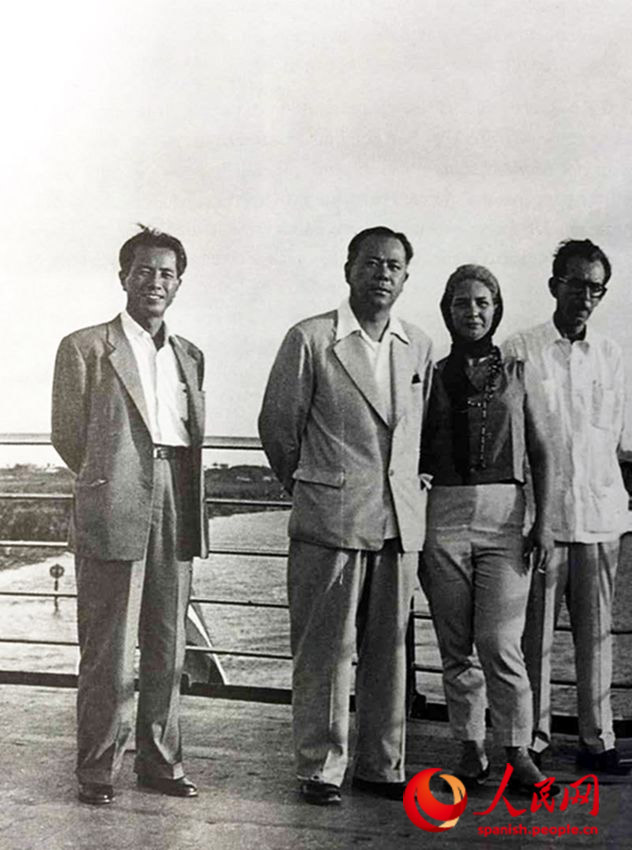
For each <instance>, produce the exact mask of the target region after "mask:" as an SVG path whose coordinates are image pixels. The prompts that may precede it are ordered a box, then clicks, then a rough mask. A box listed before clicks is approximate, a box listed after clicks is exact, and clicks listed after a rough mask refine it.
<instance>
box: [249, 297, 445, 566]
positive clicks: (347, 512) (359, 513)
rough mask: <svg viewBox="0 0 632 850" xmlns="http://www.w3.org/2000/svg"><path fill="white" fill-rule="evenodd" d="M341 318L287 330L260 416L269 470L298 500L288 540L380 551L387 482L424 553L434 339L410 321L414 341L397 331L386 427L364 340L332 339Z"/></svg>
mask: <svg viewBox="0 0 632 850" xmlns="http://www.w3.org/2000/svg"><path fill="white" fill-rule="evenodd" d="M337 315H338V314H337V311H335V310H334V311H332V312H329V313H323V314H322V315H320V316H314V317H313V318H310V319H306V320H304V321H302V322H299V324H297V325H295V326H294V327H293V328H291V329H290V331H289V332H288V334H287V335H286V337H285V339H284V341H283V343H282V345H281V348H280V350H279V353H278V355H277V357H276V360H275V362H274V365H273V367H272V371H271V373H270V378H269V380H268V385H267V388H266V391H265V396H264V399H263V406H262V409H261V414H260V416H259V433H260V435H261V440H262V443H263V448H264V450H265V452H266V455H267V457H268V460H269V461H270V466H271V467H272V469H273V470H274V472H275V473H276V475H277V476H278V478H279V480H280V481H281V483H282V484H283V486H284V487H285V488H286V490H288V492H290V493H292V496H293V504H292V513H291V516H290V526H289V534H290V537H291V538H293V539H295V540H303V541H306V542H311V543H318V544H320V545H322V546H331V547H334V548H344V549H368V550H374V551H375V550H378V549H380V548H381V547H382V545H383V529H384V488H385V487H386V488H390V494H391V497H392V502H393V505H394V510H395V516H396V519H397V524H398V527H399V532H400V539H401V543H402V548H403V550H404V551H415V550H417V549H421V547H422V545H423V541H424V534H425V492H423V491H422V486H421V483H420V479H419V475H418V472H419V469H418V466H419V448H420V436H421V424H422V419H423V414H424V408H425V404H426V401H427V398H428V395H429V392H430V385H431V378H432V360H431V342H430V340H429V338H428V337H427V336H426V335H425V334H424V333H423V332H422V331H421V330H419V328H417V327H415V326H414V325H410V324H408V323H404V322H403V323H402V324H403V326H404V329H405V331H406V335H407V336H408V338H409V342H405V341H404V340H403V339H400V338H399V337H398V336H396V335H393V336H392V338H391V377H392V386H393V421H392V424H391V425H389V424H388V421H387V420H388V415H387V412H386V411H385V410H384V406H383V404H382V401H381V399H380V395H379V392H378V388H377V385H376V382H375V378H374V376H373V372H372V369H371V366H370V364H369V360H368V357H367V355H366V352H365V351H364V350H363V346H364V343H363V342H362V340H361V339H360V337H359V336H358V334H350V335H349V336H346V337H343V338H342V339H340V340H336V322H337Z"/></svg>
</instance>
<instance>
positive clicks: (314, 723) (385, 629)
mask: <svg viewBox="0 0 632 850" xmlns="http://www.w3.org/2000/svg"><path fill="white" fill-rule="evenodd" d="M416 567H417V553H416V552H414V553H404V554H402V553H401V552H400V548H399V540H387V541H385V543H384V546H383V548H382V549H381V550H380V551H379V552H369V551H361V550H354V549H329V548H326V547H324V546H317V545H314V544H311V543H303V542H301V541H298V540H292V541H290V552H289V561H288V597H289V603H290V639H291V646H292V658H293V674H292V716H293V731H294V747H295V755H296V767H297V775H298V777H299V778H300V779H314V780H317V781H322V782H330V783H333V784H334V785H340V784H341V783H342V781H343V778H344V775H345V770H346V768H347V762H348V751H349V744H348V740H349V695H350V688H351V679H352V659H353V656H354V652H355V651H356V649H357V655H358V667H357V672H356V684H355V696H356V724H357V730H358V739H357V748H356V760H355V767H354V772H355V775H356V776H359V777H361V778H363V779H368V780H371V781H374V782H402V781H403V780H404V778H405V777H404V760H405V740H406V628H407V625H408V617H409V615H410V604H411V599H412V594H413V588H414V584H415V573H416Z"/></svg>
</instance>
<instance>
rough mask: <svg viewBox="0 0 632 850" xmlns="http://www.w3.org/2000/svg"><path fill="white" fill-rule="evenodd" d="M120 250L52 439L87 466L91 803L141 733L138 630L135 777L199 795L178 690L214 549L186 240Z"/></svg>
mask: <svg viewBox="0 0 632 850" xmlns="http://www.w3.org/2000/svg"><path fill="white" fill-rule="evenodd" d="M119 262H120V272H119V278H120V281H121V285H122V287H123V289H124V291H125V292H126V295H127V306H126V309H125V310H124V311H123V312H122V313H121V314H120V315H118V316H117V317H116V318H115V319H113V320H112V321H111V322H106V323H104V324H101V325H95V326H94V327H89V328H84V329H82V330H79V331H76V332H75V333H72V334H70V335H69V336H67V337H66V338H65V339H63V340H62V342H61V344H60V346H59V350H58V353H57V360H56V363H55V378H54V386H53V411H52V442H53V445H54V446H55V448H56V449H57V451H58V452H59V454H60V455H61V457H62V458H63V460H64V461H65V463H66V464H67V465H68V466H69V467H70V469H71V470H72V471H73V472H74V473H75V474H76V476H77V477H76V482H75V501H74V510H73V516H72V524H71V541H70V542H71V547H72V548H73V550H74V552H75V562H76V573H77V620H78V630H79V646H80V653H81V660H80V665H79V686H78V695H77V726H78V728H77V743H78V755H77V778H78V780H79V799H80V800H81V801H82V802H84V803H91V804H93V805H104V804H107V803H110V802H112V800H113V798H114V790H113V784H114V780H115V778H116V775H117V773H118V771H119V769H120V767H121V763H122V761H123V755H124V752H125V748H126V745H127V743H128V740H129V738H130V737H131V732H132V713H133V706H134V666H133V664H134V650H135V646H136V640H137V636H138V639H139V643H140V653H141V655H140V670H139V691H140V695H139V700H138V716H137V722H136V760H135V765H134V769H135V771H136V773H137V774H138V783H139V785H141V786H144V787H148V788H152V789H154V790H157V791H161V792H162V793H165V794H169V795H172V796H178V797H193V796H196V795H197V789H196V787H195V785H194V784H193V783H192V782H190V781H189V780H188V779H187V778H186V777H185V775H184V769H183V766H182V746H181V737H180V721H179V693H180V676H181V672H182V664H183V660H184V647H185V616H186V608H187V603H188V599H189V590H190V583H191V561H192V558H193V557H194V556H197V555H200V556H202V557H204V556H205V554H206V551H207V529H206V518H205V514H204V502H203V498H202V489H203V478H202V466H201V446H202V440H203V435H204V394H203V392H202V380H203V372H204V361H203V356H202V353H201V352H200V351H199V349H197V348H196V347H195V346H194V345H193V344H192V343H190V342H188V341H187V340H186V339H183V338H182V337H178V336H175V335H173V334H172V333H171V332H170V331H169V330H168V329H167V326H166V325H165V323H164V314H165V311H166V309H167V308H168V307H169V305H170V304H171V303H172V301H173V299H174V298H175V295H176V293H177V291H178V289H179V287H180V282H181V277H182V274H183V272H184V270H185V267H186V262H187V261H186V254H185V252H184V248H183V247H182V244H181V243H180V241H179V240H178V239H175V238H174V237H173V236H169V235H168V234H165V233H160V232H159V231H154V230H149V229H146V228H143V230H142V231H141V232H140V233H138V234H136V235H135V236H134V237H132V238H131V239H129V240H128V241H127V242H125V244H124V245H123V247H122V248H121V250H120V253H119Z"/></svg>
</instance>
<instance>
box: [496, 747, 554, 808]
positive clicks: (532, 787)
mask: <svg viewBox="0 0 632 850" xmlns="http://www.w3.org/2000/svg"><path fill="white" fill-rule="evenodd" d="M506 749H507V761H508V762H509V764H511V766H512V767H513V773H512V775H511V777H510V778H509V782H508V783H507V788H508V789H509V790H510V791H514V792H515V793H517V794H522V795H527V796H529V797H530V796H531V795H532V794H538V793H539V792H540V790H541V789H540V788H538V787H536V786H537V784H538V783H540V782H544V781H546V778H547V777H546V776H545V775H544V774H543V773H542V771H541V770H540V769H539V767H538V766H537V765H536V764H534V762H533V760H532V758H531V756H530V754H529V752H528V750H527V748H526V747H516V748H514V747H511V748H509V747H507V748H506ZM561 790H562V789H561V788H560V786H559V785H556V784H555V783H553V784H552V785H551V786H550V787H549V788H548V796H549V797H555V796H557V795H558V794H559V793H560V791H561Z"/></svg>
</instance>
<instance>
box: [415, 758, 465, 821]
mask: <svg viewBox="0 0 632 850" xmlns="http://www.w3.org/2000/svg"><path fill="white" fill-rule="evenodd" d="M440 771H441V768H440V767H429V768H427V769H426V770H422V771H421V773H417V774H416V775H415V776H413V778H412V779H411V780H410V782H409V783H408V785H407V786H406V790H405V791H404V800H403V802H404V809H405V810H406V814H407V815H408V817H409V818H410V820H411V821H412V822H413V823H414V824H415V826H418V827H419V828H420V829H423V830H425V831H426V832H444V831H445V830H447V829H452V827H453V826H455V824H456V823H457V822H458V820H459V818H460V817H461V815H462V814H463V812H464V811H465V807H466V806H467V794H466V792H465V786H464V785H463V783H462V782H461V780H460V779H457V777H456V776H452V775H451V774H450V773H440ZM435 773H439V774H440V776H441V779H443V780H445V781H446V782H447V783H448V785H449V786H450V788H451V789H452V795H453V797H454V802H453V803H442V802H440V801H439V800H437V798H436V797H435V796H434V794H433V793H432V791H431V790H430V779H431V778H432V777H433V776H434V775H435ZM424 815H425V816H426V817H424ZM427 817H430V818H432V819H433V820H434V821H437V823H431V822H430V821H429V820H427Z"/></svg>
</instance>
